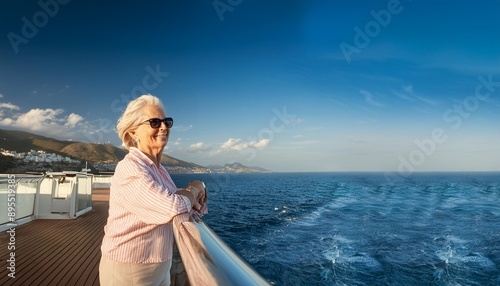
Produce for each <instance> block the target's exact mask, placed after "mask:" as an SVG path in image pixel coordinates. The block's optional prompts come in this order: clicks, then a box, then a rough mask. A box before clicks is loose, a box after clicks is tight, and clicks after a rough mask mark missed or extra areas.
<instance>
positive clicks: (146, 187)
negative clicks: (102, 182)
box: [101, 147, 191, 264]
mask: <svg viewBox="0 0 500 286" xmlns="http://www.w3.org/2000/svg"><path fill="white" fill-rule="evenodd" d="M176 191H177V187H176V186H175V184H174V182H173V181H172V179H171V178H170V175H169V174H168V172H167V170H166V169H165V168H164V167H163V166H161V165H160V167H159V168H158V167H156V165H155V164H154V163H153V161H151V159H149V158H148V157H147V156H146V155H145V154H143V153H142V152H141V151H140V150H139V149H137V148H134V147H131V148H130V150H129V153H128V154H127V155H126V156H125V158H124V159H123V160H122V161H120V162H119V163H118V164H117V166H116V169H115V174H114V176H113V177H112V179H111V187H110V199H109V216H108V221H107V224H106V226H105V227H104V238H103V241H102V246H101V252H102V255H103V256H104V257H106V258H107V259H108V260H111V261H115V262H122V263H136V264H138V263H158V262H164V261H168V260H169V259H171V258H172V244H173V242H174V236H173V230H172V223H171V222H172V218H173V217H174V216H176V215H178V214H181V213H187V212H189V211H190V210H191V203H190V201H189V200H188V198H186V197H185V196H181V195H176V194H175V192H176Z"/></svg>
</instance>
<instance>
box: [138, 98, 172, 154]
mask: <svg viewBox="0 0 500 286" xmlns="http://www.w3.org/2000/svg"><path fill="white" fill-rule="evenodd" d="M165 117H166V116H165V112H164V111H163V110H162V109H161V108H160V107H158V106H154V105H149V106H146V107H145V108H144V110H143V115H142V118H141V121H145V120H148V119H152V118H159V119H164V118H165ZM169 135H170V128H167V126H166V125H165V123H164V122H162V123H161V125H160V127H159V128H152V127H151V125H150V124H149V121H146V122H144V123H141V124H140V125H139V126H138V127H137V130H135V132H134V134H132V138H134V139H135V140H139V143H137V147H138V148H139V149H141V150H148V149H163V148H164V147H165V145H167V142H168V136H169Z"/></svg>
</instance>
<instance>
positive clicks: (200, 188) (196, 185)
mask: <svg viewBox="0 0 500 286" xmlns="http://www.w3.org/2000/svg"><path fill="white" fill-rule="evenodd" d="M186 189H191V190H194V192H193V193H194V195H195V198H196V201H195V203H194V204H193V209H195V210H197V211H201V210H203V209H205V207H206V203H207V198H208V197H207V189H206V187H205V183H203V182H202V181H199V180H195V181H191V182H189V184H188V186H187V187H186Z"/></svg>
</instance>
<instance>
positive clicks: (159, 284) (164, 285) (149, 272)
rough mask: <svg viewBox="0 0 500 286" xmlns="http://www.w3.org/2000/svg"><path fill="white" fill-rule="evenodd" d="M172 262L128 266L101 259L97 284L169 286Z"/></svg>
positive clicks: (112, 285) (105, 285) (104, 285)
mask: <svg viewBox="0 0 500 286" xmlns="http://www.w3.org/2000/svg"><path fill="white" fill-rule="evenodd" d="M171 266H172V260H169V261H166V262H161V263H149V264H130V263H120V262H114V261H110V260H108V259H106V258H104V257H101V262H100V265H99V282H100V283H101V285H102V286H122V285H123V286H129V285H134V286H169V285H170V268H171Z"/></svg>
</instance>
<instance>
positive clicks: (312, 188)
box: [172, 173, 500, 285]
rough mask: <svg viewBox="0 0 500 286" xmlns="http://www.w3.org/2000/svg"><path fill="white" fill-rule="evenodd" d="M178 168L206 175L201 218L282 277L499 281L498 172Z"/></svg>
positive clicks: (260, 267)
mask: <svg viewBox="0 0 500 286" xmlns="http://www.w3.org/2000/svg"><path fill="white" fill-rule="evenodd" d="M172 178H173V179H174V181H175V182H176V184H177V185H178V186H179V187H180V186H184V185H185V184H187V182H188V181H189V180H192V179H201V180H204V181H205V182H206V185H207V189H208V191H209V203H208V207H209V214H207V215H205V216H204V217H203V221H204V222H205V223H206V224H207V225H208V226H209V227H210V228H211V229H212V230H213V231H214V232H215V233H216V234H217V235H218V236H219V237H220V238H222V239H223V240H224V241H225V242H226V243H227V244H228V245H229V246H230V247H231V248H232V249H233V250H235V252H236V253H238V254H239V255H240V256H241V257H243V258H244V259H245V260H246V261H247V262H248V263H249V264H250V265H251V266H252V267H253V268H254V269H255V270H256V271H257V272H259V273H260V274H261V275H262V276H263V277H264V278H266V279H267V280H268V281H270V282H271V283H273V284H275V285H500V173H418V174H414V175H412V176H410V177H408V178H405V179H402V178H401V177H398V179H397V180H394V178H391V177H387V176H385V175H384V174H383V173H263V174H231V175H229V174H193V175H172ZM388 178H389V179H388Z"/></svg>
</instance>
